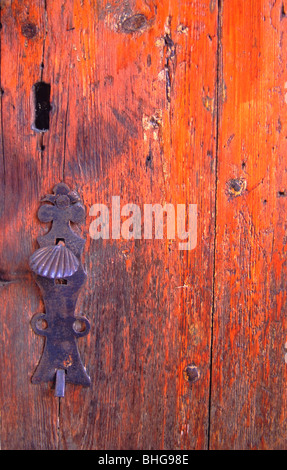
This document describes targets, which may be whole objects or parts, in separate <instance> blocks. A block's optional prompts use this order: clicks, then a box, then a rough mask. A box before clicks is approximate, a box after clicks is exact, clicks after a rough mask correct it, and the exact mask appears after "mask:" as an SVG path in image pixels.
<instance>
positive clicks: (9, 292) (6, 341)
mask: <svg viewBox="0 0 287 470" xmlns="http://www.w3.org/2000/svg"><path fill="white" fill-rule="evenodd" d="M43 4H44V3H43ZM44 16H45V15H44V8H43V6H42V4H41V2H38V1H37V2H36V1H29V2H28V1H21V2H20V1H14V2H5V1H1V25H2V28H1V33H0V34H1V148H0V152H1V158H0V161H1V169H0V172H1V185H0V186H1V198H0V205H1V209H0V213H1V237H0V253H1V255H0V258H1V268H0V269H1V272H0V296H1V298H0V305H1V348H0V351H1V352H0V354H1V387H0V390H1V392H0V393H1V448H2V449H53V448H57V442H58V436H57V415H58V404H57V402H55V400H54V399H53V396H52V395H51V392H50V390H48V388H47V386H46V385H44V386H41V387H38V388H37V387H35V386H32V384H31V382H30V378H31V375H32V373H33V370H34V368H35V366H36V364H37V361H38V359H39V355H40V352H41V343H40V340H39V339H38V338H37V337H35V335H34V333H33V332H32V330H31V328H30V319H31V317H32V315H33V314H34V313H36V312H37V311H39V310H38V309H39V308H40V309H42V308H43V306H42V304H41V300H40V296H39V292H38V290H37V287H36V286H35V284H34V281H33V279H32V277H31V275H30V273H29V269H28V258H29V256H30V254H31V252H32V251H33V248H34V246H35V244H36V236H37V235H38V233H37V231H38V228H37V222H36V213H37V207H38V205H39V199H40V195H42V194H41V191H42V187H41V183H42V181H41V154H40V153H39V152H38V151H37V138H36V135H35V133H34V131H32V129H31V124H32V115H33V112H32V102H31V91H32V86H33V84H34V83H35V82H37V81H38V80H39V79H40V75H41V68H40V65H41V62H42V53H43V37H44V30H45V28H44Z"/></svg>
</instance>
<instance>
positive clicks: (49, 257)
mask: <svg viewBox="0 0 287 470" xmlns="http://www.w3.org/2000/svg"><path fill="white" fill-rule="evenodd" d="M79 264H80V262H79V260H78V258H77V257H76V256H75V255H74V253H72V251H71V250H69V248H67V247H66V246H64V245H61V244H59V245H52V246H45V247H43V248H39V249H38V250H36V251H35V252H34V253H33V255H32V256H31V257H30V267H31V269H32V271H33V272H34V273H36V274H38V275H39V276H43V277H48V278H49V279H61V278H65V277H69V276H72V275H73V274H74V273H75V272H76V271H77V269H78V267H79Z"/></svg>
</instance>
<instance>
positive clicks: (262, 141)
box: [0, 0, 287, 450]
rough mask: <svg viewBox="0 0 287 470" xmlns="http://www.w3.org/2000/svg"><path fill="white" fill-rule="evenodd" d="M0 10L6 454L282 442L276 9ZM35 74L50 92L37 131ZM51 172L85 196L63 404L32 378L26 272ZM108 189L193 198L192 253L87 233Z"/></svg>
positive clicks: (282, 198)
mask: <svg viewBox="0 0 287 470" xmlns="http://www.w3.org/2000/svg"><path fill="white" fill-rule="evenodd" d="M0 5H1V25H2V27H1V32H0V36H1V62H0V79H1V97H0V98H1V99H0V106H1V112H0V116H1V140H0V153H1V158H0V162H1V165H0V177H1V184H0V191H1V197H0V214H1V229H2V232H1V237H0V253H1V255H0V258H1V266H0V270H1V272H0V305H1V339H2V342H1V348H0V354H1V356H0V357H1V364H2V367H1V389H0V394H1V395H0V396H1V446H2V448H3V449H68V450H72V449H81V450H84V449H87V450H89V449H101V450H105V449H117V450H120V449H124V450H127V449H145V450H148V449H159V450H161V449H166V450H168V449H173V450H174V449H185V450H188V449H208V448H209V449H272V448H273V449H277V448H278V449H284V448H286V391H285V389H286V387H285V384H286V364H285V362H284V357H285V354H286V350H285V346H286V341H287V340H286V320H285V317H286V315H285V311H286V280H285V277H286V203H287V197H286V194H287V188H286V158H285V152H286V145H287V144H286V142H287V141H286V135H287V133H286V124H285V120H284V116H285V107H286V106H287V104H286V93H287V85H286V83H287V77H285V75H286V71H285V65H284V64H285V55H286V54H285V50H286V47H285V46H286V44H285V41H286V38H285V36H284V33H285V28H286V24H287V19H286V18H287V16H286V15H287V4H285V2H284V1H283V2H282V1H278V0H275V1H273V2H269V1H267V0H259V1H257V0H250V1H249V2H245V1H243V0H240V1H239V2H238V1H235V0H231V1H229V2H227V1H223V0H218V1H213V0H200V1H191V0H184V1H179V0H178V1H173V0H164V1H159V0H129V1H120V0H112V1H107V0H98V1H95V0H81V1H79V0H69V1H64V0H63V1H62V0H60V1H58V0H57V1H56V0H46V1H44V0H42V1H36V0H31V1H26V0H24V1H20V0H15V1H4V0H2V1H1V2H0ZM235 13H236V14H235ZM37 81H44V82H46V83H49V84H50V86H51V107H52V109H51V112H50V128H49V131H48V132H47V133H45V134H44V136H42V137H43V139H42V140H41V139H40V138H39V137H40V136H39V134H37V133H36V132H34V131H33V130H32V128H31V125H32V120H33V101H32V99H31V98H32V96H31V93H32V87H33V85H34V84H35V83H36V82H37ZM59 181H64V182H65V183H67V184H68V185H69V186H70V187H73V188H75V189H77V190H78V192H79V193H80V196H81V198H82V200H83V201H84V203H85V205H86V207H87V218H86V224H85V226H84V227H82V233H83V235H85V236H86V238H87V242H86V245H85V252H84V260H83V262H84V265H85V268H86V271H87V274H88V281H87V284H86V287H85V289H84V290H83V291H82V292H81V294H80V298H79V302H78V305H77V309H76V313H78V314H80V313H83V314H84V315H85V316H87V317H88V319H89V321H90V323H91V331H90V334H89V335H88V336H87V337H86V338H82V339H80V340H79V347H80V354H81V357H82V358H83V361H84V363H85V365H86V367H87V370H88V372H89V374H90V376H91V381H92V385H91V387H90V388H89V389H85V388H81V387H77V386H73V385H71V384H68V385H67V387H66V395H65V398H63V399H60V400H58V399H56V398H55V397H54V395H53V390H51V385H48V384H43V385H37V386H36V385H32V384H31V381H30V378H31V375H32V373H33V371H34V368H35V366H36V364H37V362H38V360H39V358H40V354H41V351H42V346H43V343H42V339H41V338H39V337H37V336H35V334H34V333H33V331H32V329H31V327H30V325H29V322H30V319H31V318H32V316H33V314H34V313H36V312H41V311H42V310H43V302H42V299H41V295H40V292H39V290H38V288H37V286H36V284H35V282H34V280H33V278H32V276H31V273H30V271H29V268H28V259H29V256H30V255H31V254H32V253H33V251H34V250H35V249H36V248H37V242H36V238H37V236H38V235H40V234H43V233H45V231H47V230H48V227H45V224H41V223H40V222H39V221H38V220H37V209H38V207H39V201H40V199H41V198H42V197H43V196H44V195H45V194H47V193H50V192H51V190H52V188H53V186H54V185H55V184H56V183H58V182H59ZM112 196H120V198H121V199H120V200H121V207H123V206H124V204H127V203H134V204H137V205H138V206H139V207H140V208H141V209H143V205H144V204H148V203H152V204H155V203H157V204H162V205H164V204H165V203H172V204H174V205H176V204H179V203H184V204H189V203H194V204H197V205H198V241H197V246H196V249H195V250H192V251H189V252H188V251H179V249H178V241H179V240H178V238H177V239H175V240H167V239H166V237H165V238H164V240H154V239H152V240H145V239H143V237H142V238H141V239H137V240H133V239H132V240H126V239H124V238H123V237H121V238H120V239H115V240H114V239H112V238H111V237H110V239H108V240H93V239H92V238H91V237H90V235H89V226H90V224H91V222H92V221H93V220H94V218H95V217H93V216H90V215H89V209H90V207H91V206H92V205H93V204H95V203H102V204H106V205H107V206H108V207H109V209H110V211H111V207H112ZM194 365H195V366H196V367H197V369H196V371H197V372H196V373H195V372H194V371H195V369H194V368H193V366H194ZM187 366H191V367H189V368H188V367H187ZM192 374H195V375H194V376H195V377H197V374H199V380H198V381H197V382H196V383H194V384H193V385H192V386H191V382H190V381H191V380H192Z"/></svg>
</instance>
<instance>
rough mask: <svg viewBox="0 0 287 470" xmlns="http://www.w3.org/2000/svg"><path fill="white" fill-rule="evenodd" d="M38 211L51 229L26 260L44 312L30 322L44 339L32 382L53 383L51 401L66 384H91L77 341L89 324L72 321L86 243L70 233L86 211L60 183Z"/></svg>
mask: <svg viewBox="0 0 287 470" xmlns="http://www.w3.org/2000/svg"><path fill="white" fill-rule="evenodd" d="M42 202H46V203H48V204H44V205H42V206H41V207H40V209H39V211H38V218H39V219H40V221H41V222H45V223H48V222H52V227H51V230H50V231H49V232H48V233H47V234H45V235H44V236H40V237H38V239H37V241H38V243H39V245H40V248H39V249H38V250H36V251H35V252H34V253H33V254H32V256H31V257H30V267H31V269H32V271H33V272H34V274H35V276H36V282H37V284H38V285H39V287H40V289H41V292H42V295H43V300H44V304H45V313H37V314H36V315H34V316H33V318H32V320H31V326H32V328H33V330H34V332H35V333H36V334H38V335H42V336H44V337H45V345H44V350H43V354H42V357H41V359H40V362H39V364H38V366H37V368H36V370H35V372H34V375H33V377H32V383H40V382H50V381H53V382H55V396H58V397H63V396H64V394H65V382H67V383H73V384H78V385H83V386H89V385H90V378H89V376H88V374H87V372H86V369H85V367H84V365H83V363H82V361H81V358H80V355H79V351H78V347H77V343H76V340H77V339H78V338H80V337H82V336H85V335H87V334H88V333H89V330H90V323H89V321H88V320H87V318H85V317H84V316H79V317H77V316H75V307H76V302H77V299H78V295H79V291H80V289H81V287H82V286H83V284H84V282H85V281H86V278H87V275H86V273H85V271H84V269H83V266H82V263H81V254H82V251H83V248H84V245H85V240H84V239H83V238H81V237H80V236H79V235H78V234H77V233H76V232H75V231H74V230H73V229H72V228H71V222H73V223H75V224H79V223H81V222H82V221H83V220H84V218H85V208H84V206H83V205H82V203H81V201H80V197H79V195H78V193H77V192H75V191H70V188H69V187H68V186H67V185H66V184H64V183H59V184H57V185H56V186H55V187H54V189H53V194H49V195H47V196H46V197H45V198H44V199H43V200H42Z"/></svg>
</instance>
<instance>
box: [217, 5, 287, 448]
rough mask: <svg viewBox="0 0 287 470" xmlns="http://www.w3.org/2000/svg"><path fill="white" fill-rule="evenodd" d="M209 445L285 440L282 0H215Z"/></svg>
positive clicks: (281, 443)
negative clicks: (217, 79) (217, 80)
mask: <svg viewBox="0 0 287 470" xmlns="http://www.w3.org/2000/svg"><path fill="white" fill-rule="evenodd" d="M221 4H222V8H223V10H222V21H221V27H222V29H221V34H220V41H221V48H220V51H221V57H220V58H221V64H220V66H221V67H220V71H221V80H222V81H221V84H220V91H221V102H220V103H221V104H220V126H219V130H220V136H219V159H218V186H217V223H216V230H217V241H216V278H215V279H216V284H215V315H214V328H213V330H214V341H213V367H212V400H211V403H212V409H211V430H210V439H211V441H210V442H211V448H212V449H284V448H285V449H286V444H287V442H286V423H287V419H286V364H285V362H284V355H285V349H284V348H285V345H286V274H287V273H286V204H287V198H286V171H287V167H286V150H287V148H286V145H287V144H286V142H287V141H286V124H285V119H284V116H285V114H286V96H285V93H286V91H285V89H286V72H285V67H284V63H285V62H286V35H285V29H286V21H287V20H286V18H285V13H284V11H285V7H286V5H285V2H282V1H275V2H269V1H265V0H261V1H259V2H258V1H255V0H251V1H249V2H236V14H235V7H234V5H235V3H234V2H221Z"/></svg>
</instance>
